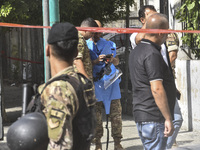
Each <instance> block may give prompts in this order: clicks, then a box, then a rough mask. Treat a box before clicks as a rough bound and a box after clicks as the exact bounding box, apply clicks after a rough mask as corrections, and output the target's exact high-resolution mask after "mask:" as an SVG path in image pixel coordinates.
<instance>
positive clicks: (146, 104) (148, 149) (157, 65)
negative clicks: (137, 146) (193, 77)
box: [129, 13, 176, 150]
mask: <svg viewBox="0 0 200 150" xmlns="http://www.w3.org/2000/svg"><path fill="white" fill-rule="evenodd" d="M146 28H147V29H168V28H169V22H168V20H167V17H166V16H165V15H163V14H160V13H155V14H153V15H151V16H150V17H149V18H148V19H147V22H146ZM166 38H167V34H162V33H158V34H155V33H148V34H146V35H145V37H144V39H142V41H141V42H140V43H139V44H138V45H137V46H136V47H135V49H134V50H133V51H131V53H130V56H129V70H130V76H131V82H132V87H133V89H132V90H133V113H134V116H135V122H136V124H137V129H138V133H139V136H140V138H141V141H142V143H143V146H144V149H145V150H164V149H166V144H167V137H169V136H171V135H172V134H173V131H174V127H173V123H172V120H173V114H174V105H175V100H176V86H175V82H174V78H173V75H172V71H171V70H170V67H168V65H167V64H166V63H165V61H164V59H163V57H162V55H161V54H160V49H161V45H162V44H163V43H164V42H165V40H166Z"/></svg>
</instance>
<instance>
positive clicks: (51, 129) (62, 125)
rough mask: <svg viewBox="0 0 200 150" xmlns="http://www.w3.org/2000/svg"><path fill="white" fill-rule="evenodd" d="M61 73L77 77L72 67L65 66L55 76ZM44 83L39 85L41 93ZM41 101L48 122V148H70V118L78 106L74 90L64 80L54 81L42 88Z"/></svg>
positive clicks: (54, 149) (71, 118)
mask: <svg viewBox="0 0 200 150" xmlns="http://www.w3.org/2000/svg"><path fill="white" fill-rule="evenodd" d="M61 74H68V75H71V76H73V77H75V78H77V79H78V76H77V74H76V73H75V71H74V68H73V67H68V68H66V69H65V70H63V71H61V72H59V73H58V74H57V75H56V76H55V77H57V76H59V75H61ZM55 77H53V78H55ZM53 78H52V79H53ZM50 80H51V79H50ZM44 85H45V84H43V85H41V86H40V87H39V89H38V91H39V93H41V90H42V89H43V87H44ZM41 101H42V104H43V105H44V106H45V109H44V110H43V112H44V114H45V116H46V119H47V124H48V134H49V138H50V142H49V145H48V150H64V149H65V150H66V149H72V145H73V136H72V120H73V118H74V116H75V115H76V113H77V110H78V108H79V101H78V98H77V95H76V91H75V90H74V89H73V87H72V85H71V84H70V83H68V82H66V81H63V80H58V81H54V82H52V83H51V84H49V85H48V86H47V87H46V88H45V89H44V91H43V93H42V95H41Z"/></svg>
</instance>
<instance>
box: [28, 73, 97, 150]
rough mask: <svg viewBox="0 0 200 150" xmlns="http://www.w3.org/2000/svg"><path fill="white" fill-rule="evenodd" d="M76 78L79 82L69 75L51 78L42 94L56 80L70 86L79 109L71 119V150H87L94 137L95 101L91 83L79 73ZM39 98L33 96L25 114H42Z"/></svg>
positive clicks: (38, 96) (38, 95)
mask: <svg viewBox="0 0 200 150" xmlns="http://www.w3.org/2000/svg"><path fill="white" fill-rule="evenodd" d="M78 77H79V81H80V82H79V81H78V80H77V79H76V78H75V77H72V76H70V75H61V76H58V77H56V78H53V79H52V80H50V81H48V82H46V84H45V86H44V88H43V90H42V92H43V91H44V89H45V88H46V87H47V86H48V85H49V84H50V83H52V82H54V81H58V80H64V81H66V82H69V83H70V84H71V85H72V87H73V88H74V90H75V91H76V94H77V97H78V99H79V109H78V112H77V114H76V116H75V117H74V119H73V150H89V148H90V142H91V140H92V138H93V136H94V130H95V122H96V120H95V110H94V104H95V102H96V99H95V95H94V90H93V88H94V86H93V83H92V81H90V80H89V79H87V78H86V77H85V76H84V75H82V74H80V73H78ZM42 92H41V94H42ZM40 96H41V95H40V94H39V93H37V94H36V95H34V96H33V99H32V100H31V102H30V103H29V105H28V107H27V110H26V113H31V112H40V113H42V110H43V109H44V106H43V105H42V104H41V98H40Z"/></svg>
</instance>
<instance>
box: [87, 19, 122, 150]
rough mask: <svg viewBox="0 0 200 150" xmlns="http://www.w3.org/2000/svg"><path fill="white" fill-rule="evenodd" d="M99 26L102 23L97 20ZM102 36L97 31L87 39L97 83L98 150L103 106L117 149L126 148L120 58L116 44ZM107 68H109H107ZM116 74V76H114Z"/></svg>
mask: <svg viewBox="0 0 200 150" xmlns="http://www.w3.org/2000/svg"><path fill="white" fill-rule="evenodd" d="M96 22H97V24H98V26H99V27H101V23H100V22H99V21H96ZM100 37H101V33H95V34H94V36H93V38H92V39H89V40H87V45H88V48H89V49H90V56H91V60H92V64H93V77H94V85H95V95H96V98H97V103H96V116H97V127H96V135H95V144H96V150H102V146H101V137H102V136H103V124H102V108H103V104H104V108H105V111H106V114H107V115H108V114H109V117H110V120H111V127H112V137H113V139H114V144H115V149H114V150H124V149H123V147H122V146H121V144H120V142H121V138H122V134H121V133H122V119H121V112H122V108H121V102H120V98H121V93H120V87H119V83H120V78H118V77H119V76H120V75H121V74H120V73H119V70H118V69H116V68H115V66H116V65H118V64H119V58H118V57H117V56H116V44H115V43H114V42H112V41H107V40H105V39H103V38H100ZM105 68H107V69H106V70H105ZM114 76H116V77H115V78H112V77H114Z"/></svg>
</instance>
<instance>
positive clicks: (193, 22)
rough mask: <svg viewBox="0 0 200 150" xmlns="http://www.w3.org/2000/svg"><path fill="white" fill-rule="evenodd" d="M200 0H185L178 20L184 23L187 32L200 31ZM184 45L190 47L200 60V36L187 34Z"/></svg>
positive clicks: (177, 15)
mask: <svg viewBox="0 0 200 150" xmlns="http://www.w3.org/2000/svg"><path fill="white" fill-rule="evenodd" d="M199 8H200V0H194V1H191V0H185V1H184V3H183V4H182V6H181V7H180V8H179V10H178V12H177V14H176V18H177V19H180V22H183V24H184V29H186V30H199V28H200V25H199V23H200V20H199V19H200V11H199ZM182 42H183V44H186V45H187V46H189V48H190V49H191V50H192V53H193V54H194V55H195V57H196V58H197V59H200V50H199V49H200V34H189V33H186V34H184V35H183V36H182Z"/></svg>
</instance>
